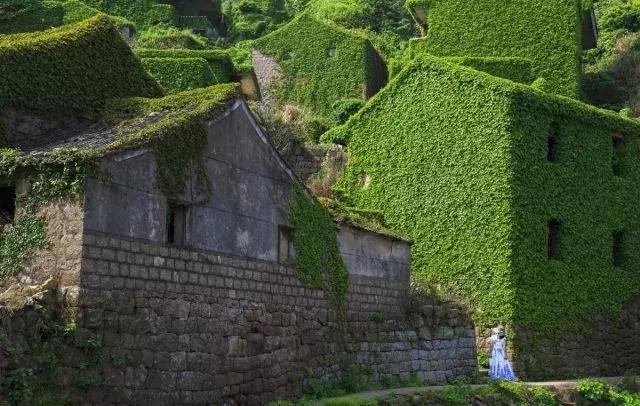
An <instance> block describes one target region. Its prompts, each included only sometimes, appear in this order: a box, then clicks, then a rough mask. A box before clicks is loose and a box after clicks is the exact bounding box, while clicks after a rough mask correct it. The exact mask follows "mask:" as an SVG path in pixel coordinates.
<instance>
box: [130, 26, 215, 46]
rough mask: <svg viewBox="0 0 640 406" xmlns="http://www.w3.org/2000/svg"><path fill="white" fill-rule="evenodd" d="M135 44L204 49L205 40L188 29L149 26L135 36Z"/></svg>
mask: <svg viewBox="0 0 640 406" xmlns="http://www.w3.org/2000/svg"><path fill="white" fill-rule="evenodd" d="M135 46H136V47H139V48H157V49H205V48H206V47H207V40H206V38H204V37H202V36H200V35H198V34H195V33H194V32H193V31H191V30H190V29H178V28H175V27H151V28H148V29H146V30H144V31H142V32H141V33H140V34H139V35H138V36H137V38H136V40H135Z"/></svg>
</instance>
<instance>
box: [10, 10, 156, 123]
mask: <svg viewBox="0 0 640 406" xmlns="http://www.w3.org/2000/svg"><path fill="white" fill-rule="evenodd" d="M0 76H1V77H2V78H3V79H4V80H2V82H0V106H2V107H18V108H29V109H36V110H58V111H60V110H87V109H92V108H96V107H98V106H99V105H101V104H103V103H104V101H105V100H106V99H110V98H114V97H125V96H133V95H137V96H158V95H160V94H161V92H162V91H161V89H160V87H159V86H158V85H157V83H155V81H154V80H153V79H152V78H151V77H150V76H149V75H148V74H147V73H146V72H145V71H144V69H143V68H142V66H141V65H140V62H139V61H138V60H137V59H136V58H135V57H134V56H133V53H132V52H131V50H130V49H129V47H128V46H127V44H126V43H125V42H124V41H123V40H122V39H121V38H120V35H119V34H118V32H117V31H116V29H115V27H114V25H113V23H112V22H111V21H110V20H109V19H108V18H107V17H105V16H102V15H101V16H96V17H93V18H91V19H88V20H86V21H83V22H80V23H77V24H71V25H66V26H63V27H60V28H54V29H51V30H46V31H41V32H37V33H32V34H13V35H7V36H4V37H2V38H0Z"/></svg>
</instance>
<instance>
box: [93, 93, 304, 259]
mask: <svg viewBox="0 0 640 406" xmlns="http://www.w3.org/2000/svg"><path fill="white" fill-rule="evenodd" d="M208 133H209V139H208V147H207V150H206V151H205V154H204V158H205V166H206V168H207V175H208V179H209V181H210V184H211V195H210V198H209V199H201V198H200V197H198V196H195V194H194V193H187V195H188V196H185V197H184V200H185V201H186V202H188V206H189V210H188V214H187V239H186V245H187V246H190V247H193V248H196V249H202V250H207V251H216V252H221V253H225V254H231V255H240V256H247V257H251V258H255V259H261V260H268V261H275V260H277V237H278V225H279V224H282V225H287V224H288V210H289V198H290V195H291V190H292V182H293V180H292V179H293V178H292V176H291V175H290V173H288V171H289V169H288V168H287V167H286V166H285V165H284V164H283V163H282V161H281V159H280V158H279V156H278V155H277V153H276V152H275V150H273V148H272V147H271V146H270V145H269V143H268V141H267V140H266V138H265V137H264V136H263V135H262V134H259V131H258V130H257V127H256V126H255V122H254V121H253V119H252V118H251V117H250V113H249V112H248V110H247V109H246V105H244V104H243V103H240V102H239V103H237V104H236V105H235V106H234V108H233V109H232V110H230V111H229V112H228V113H227V114H226V115H225V116H223V117H222V118H221V119H219V120H217V121H212V122H211V123H209V127H208ZM156 168H157V163H156V161H155V158H154V156H153V153H152V152H151V151H148V150H136V151H128V152H123V153H119V154H115V155H111V156H108V157H106V158H105V159H104V160H103V162H102V164H101V169H102V170H103V171H104V172H105V173H106V174H107V176H106V177H104V178H101V179H98V178H93V179H91V180H90V181H89V182H88V185H87V193H86V198H85V207H86V221H85V227H86V228H87V229H88V230H91V231H98V232H103V233H108V234H114V235H118V236H123V237H130V238H136V239H143V240H147V241H152V242H160V243H163V242H166V231H165V230H166V210H167V199H166V196H165V195H164V194H163V193H162V192H161V191H160V190H159V188H158V185H157V184H156V176H155V173H156ZM186 189H187V190H188V191H189V190H191V187H190V185H187V188H186Z"/></svg>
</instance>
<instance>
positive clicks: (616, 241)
mask: <svg viewBox="0 0 640 406" xmlns="http://www.w3.org/2000/svg"><path fill="white" fill-rule="evenodd" d="M623 262H624V232H622V231H614V233H613V266H617V267H621V266H622V265H623Z"/></svg>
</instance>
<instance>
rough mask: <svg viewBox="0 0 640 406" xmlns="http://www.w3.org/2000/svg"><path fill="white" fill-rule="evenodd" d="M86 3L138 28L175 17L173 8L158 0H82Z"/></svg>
mask: <svg viewBox="0 0 640 406" xmlns="http://www.w3.org/2000/svg"><path fill="white" fill-rule="evenodd" d="M83 1H84V2H85V3H86V4H87V5H89V6H91V7H93V8H96V9H98V10H101V11H103V12H105V13H107V14H109V15H113V16H119V17H124V18H126V19H128V20H131V21H133V22H134V23H135V24H136V26H137V27H138V29H139V30H145V29H147V28H149V27H152V26H155V25H158V24H170V23H173V22H174V19H175V9H174V7H173V6H172V5H170V4H163V3H162V2H160V1H159V0H135V1H131V0H83Z"/></svg>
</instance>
